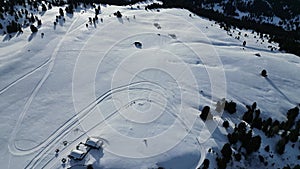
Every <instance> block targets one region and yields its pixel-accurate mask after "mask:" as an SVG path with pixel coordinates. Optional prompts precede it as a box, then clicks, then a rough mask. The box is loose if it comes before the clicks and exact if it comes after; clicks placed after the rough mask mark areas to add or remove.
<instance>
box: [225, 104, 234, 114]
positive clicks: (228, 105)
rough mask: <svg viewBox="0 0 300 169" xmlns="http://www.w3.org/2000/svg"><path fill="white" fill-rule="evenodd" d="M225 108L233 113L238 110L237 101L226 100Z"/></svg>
mask: <svg viewBox="0 0 300 169" xmlns="http://www.w3.org/2000/svg"><path fill="white" fill-rule="evenodd" d="M224 110H226V111H227V112H228V113H229V114H233V113H235V112H236V103H235V102H233V101H230V102H229V103H228V102H227V101H225V107H224Z"/></svg>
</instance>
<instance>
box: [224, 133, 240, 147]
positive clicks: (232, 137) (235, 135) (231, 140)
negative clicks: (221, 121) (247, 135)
mask: <svg viewBox="0 0 300 169" xmlns="http://www.w3.org/2000/svg"><path fill="white" fill-rule="evenodd" d="M227 138H228V141H229V143H230V144H235V143H237V142H238V140H239V135H238V133H237V132H233V133H232V134H230V133H229V134H228V135H227Z"/></svg>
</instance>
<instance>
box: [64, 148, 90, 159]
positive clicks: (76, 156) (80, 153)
mask: <svg viewBox="0 0 300 169" xmlns="http://www.w3.org/2000/svg"><path fill="white" fill-rule="evenodd" d="M85 155H86V153H84V152H83V151H80V150H72V151H71V153H70V154H69V155H68V157H69V158H71V159H74V160H82V159H83V158H84V157H85Z"/></svg>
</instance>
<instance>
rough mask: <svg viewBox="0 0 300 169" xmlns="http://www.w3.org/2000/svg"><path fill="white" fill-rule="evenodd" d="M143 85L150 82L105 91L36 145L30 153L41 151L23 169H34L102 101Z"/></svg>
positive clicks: (109, 116) (106, 118)
mask: <svg viewBox="0 0 300 169" xmlns="http://www.w3.org/2000/svg"><path fill="white" fill-rule="evenodd" d="M144 83H147V84H149V83H151V82H148V81H142V82H135V83H132V84H129V85H124V86H120V87H118V88H114V89H111V90H109V91H107V92H106V93H104V94H103V95H101V96H100V97H98V98H97V99H96V100H95V101H94V102H92V103H91V104H89V105H88V106H87V107H86V108H84V109H83V110H81V111H80V112H79V113H77V114H76V115H74V116H73V117H72V118H70V119H69V120H68V121H67V122H66V123H64V124H63V125H62V126H60V127H59V128H58V130H56V131H55V132H54V133H52V134H51V136H50V137H48V138H47V139H46V140H45V142H43V143H42V144H40V145H38V146H37V147H35V148H34V149H32V150H30V152H35V151H38V150H40V149H42V151H40V152H39V153H38V154H37V155H36V156H35V157H34V158H33V159H32V160H31V162H30V163H29V164H28V165H27V166H26V167H25V168H34V166H35V165H37V163H38V161H39V160H42V157H43V156H45V155H47V154H48V153H49V152H48V151H49V149H51V148H52V147H53V146H54V145H55V144H57V143H58V142H59V141H60V140H62V139H63V138H64V137H66V135H67V134H68V133H69V132H70V131H71V130H72V129H73V128H75V127H76V126H78V125H80V121H82V120H84V118H86V117H87V116H88V115H89V114H90V113H91V112H92V110H94V109H95V108H96V106H97V105H98V104H99V103H101V102H102V101H103V100H105V99H106V98H108V97H110V96H111V95H112V94H115V93H118V92H122V91H124V90H125V91H127V89H128V87H131V86H135V85H139V84H144ZM152 85H153V84H152ZM136 89H139V90H140V89H141V88H136ZM150 90H151V89H150ZM136 100H138V99H136ZM136 100H133V101H130V102H129V103H127V104H126V105H124V106H122V107H121V108H120V109H118V110H116V111H115V112H113V113H111V114H109V115H108V116H107V117H105V118H104V119H103V120H101V121H100V122H99V123H97V124H96V125H94V127H92V128H91V129H88V130H87V131H85V133H83V134H82V135H81V136H80V137H82V136H83V135H85V134H86V133H88V132H89V131H90V130H92V129H93V128H95V127H97V126H98V125H100V124H102V123H103V122H105V121H106V120H108V119H110V118H111V117H112V116H113V115H115V114H117V113H118V112H119V111H120V110H121V109H122V108H124V107H126V106H129V105H131V104H132V103H133V102H134V101H136ZM78 139H79V138H77V139H76V140H78ZM47 152H48V153H47Z"/></svg>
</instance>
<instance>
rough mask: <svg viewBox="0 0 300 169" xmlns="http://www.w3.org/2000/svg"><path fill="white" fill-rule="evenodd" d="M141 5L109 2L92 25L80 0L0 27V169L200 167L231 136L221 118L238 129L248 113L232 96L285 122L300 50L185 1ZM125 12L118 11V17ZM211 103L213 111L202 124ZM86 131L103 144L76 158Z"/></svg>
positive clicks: (295, 95)
mask: <svg viewBox="0 0 300 169" xmlns="http://www.w3.org/2000/svg"><path fill="white" fill-rule="evenodd" d="M139 6H141V8H140V9H139V8H135V7H133V8H130V7H129V6H124V7H119V6H101V14H100V15H98V17H99V21H96V23H95V24H89V23H88V18H89V17H94V10H93V9H91V8H89V9H83V10H81V11H79V12H75V13H74V14H73V15H67V16H65V22H64V21H62V20H60V22H59V24H58V25H56V26H54V25H53V21H54V20H55V15H58V8H53V9H52V10H49V11H47V12H46V13H45V14H44V15H43V16H41V19H42V21H43V26H42V27H41V28H40V29H39V31H38V33H37V34H31V32H30V30H29V29H26V30H24V33H23V34H21V35H18V36H15V37H13V38H11V39H9V40H8V38H7V37H2V42H1V43H0V46H1V47H0V112H1V116H0V133H1V137H0V146H1V149H0V155H1V156H0V163H1V166H2V167H3V168H11V169H13V168H66V167H71V166H73V167H74V168H75V167H76V166H77V168H84V166H86V165H88V164H93V167H94V168H157V167H164V168H181V169H182V168H196V167H197V166H199V165H200V164H202V162H203V160H204V159H205V158H206V157H207V150H208V149H209V148H211V147H217V148H222V146H223V144H224V143H225V142H226V135H227V131H226V130H225V129H224V128H222V127H221V126H220V124H222V123H221V122H222V121H223V120H224V119H227V120H229V121H230V124H231V126H232V127H234V123H236V121H237V119H239V118H240V117H241V115H240V114H236V115H234V116H228V115H224V116H223V115H222V113H217V112H215V111H214V109H215V104H216V102H217V101H219V100H221V99H222V98H226V99H228V100H233V101H235V102H236V103H238V108H239V110H241V111H244V109H245V108H244V105H248V104H252V102H254V101H256V102H257V103H258V106H259V108H260V109H261V111H262V116H263V117H270V116H271V117H272V118H274V119H278V120H285V112H286V111H287V110H288V109H290V108H292V107H295V105H297V104H299V102H300V99H299V94H300V93H299V91H298V90H297V89H299V88H300V83H299V82H300V77H299V76H297V75H296V73H297V72H299V71H300V59H299V57H297V56H295V55H291V54H286V53H281V52H278V51H277V50H276V48H277V47H278V45H277V44H270V43H268V42H267V41H268V40H267V39H266V38H265V39H264V40H263V39H259V38H256V36H257V37H258V35H256V33H255V34H252V31H245V30H234V31H233V30H232V31H231V32H226V31H224V30H222V29H221V28H220V27H219V25H217V24H215V23H214V22H212V21H209V20H207V19H203V18H200V17H197V16H194V15H192V16H189V14H190V13H189V12H188V11H186V10H181V9H162V10H160V11H159V12H157V11H146V10H144V9H143V7H144V5H143V4H139ZM118 10H119V11H120V12H121V13H122V14H123V17H122V18H116V17H115V16H114V15H113V13H114V12H116V11H118ZM100 19H103V22H101V20H100ZM86 24H88V25H87V26H86ZM239 32H241V35H239ZM41 33H44V36H43V37H42V36H41ZM245 34H247V36H244V35H245ZM238 36H239V38H235V37H238ZM243 41H246V42H247V44H246V46H245V47H243V45H242V44H243ZM135 42H140V43H141V44H142V46H138V45H135V44H134V43H135ZM270 47H272V48H273V49H275V50H273V51H271V50H270ZM255 54H256V55H258V54H259V55H260V57H258V56H256V55H255ZM263 69H266V70H267V71H268V74H269V76H268V78H263V77H261V76H260V72H261V71H262V70H263ZM206 105H208V106H210V107H211V111H212V115H213V116H214V117H213V118H211V120H208V121H206V122H203V121H202V120H201V119H200V118H199V114H200V111H199V109H200V110H202V108H203V107H204V106H206ZM90 136H94V137H98V138H100V139H102V140H103V141H104V145H103V149H101V150H91V151H90V152H89V153H88V154H87V156H86V157H85V158H84V160H82V161H79V162H76V161H74V160H69V159H68V158H67V156H68V154H69V153H70V151H71V150H72V149H75V148H76V146H77V145H78V144H79V143H80V142H85V140H86V139H87V138H88V137H90ZM268 143H269V142H268V141H266V142H265V143H264V142H263V144H268ZM297 146H299V143H297V145H296V147H297ZM262 147H263V146H262ZM56 149H59V152H58V153H55V150H56ZM295 154H297V151H296V152H295V153H291V154H290V155H289V156H288V157H290V156H291V157H290V159H296V156H295ZM63 158H66V159H68V161H67V162H66V163H62V162H61V160H62V159H63ZM280 158H281V157H279V156H278V159H280ZM274 161H275V162H276V166H278V167H282V166H283V165H284V163H281V162H280V161H278V160H276V159H275V160H274ZM212 165H213V164H212Z"/></svg>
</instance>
